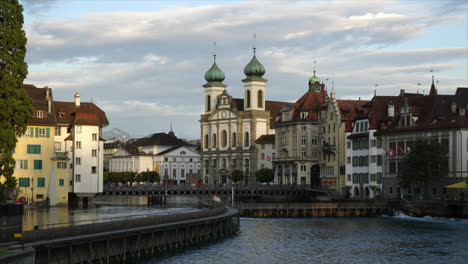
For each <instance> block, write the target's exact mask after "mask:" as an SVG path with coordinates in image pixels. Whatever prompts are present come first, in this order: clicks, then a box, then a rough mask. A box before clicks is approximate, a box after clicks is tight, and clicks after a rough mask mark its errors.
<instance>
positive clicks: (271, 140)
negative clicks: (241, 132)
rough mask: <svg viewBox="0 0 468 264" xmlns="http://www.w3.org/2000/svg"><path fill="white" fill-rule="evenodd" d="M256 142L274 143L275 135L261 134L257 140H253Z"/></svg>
mask: <svg viewBox="0 0 468 264" xmlns="http://www.w3.org/2000/svg"><path fill="white" fill-rule="evenodd" d="M255 143H257V144H268V143H275V135H274V134H273V135H261V136H260V137H259V138H257V140H255Z"/></svg>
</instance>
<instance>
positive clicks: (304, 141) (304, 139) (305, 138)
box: [301, 137, 307, 145]
mask: <svg viewBox="0 0 468 264" xmlns="http://www.w3.org/2000/svg"><path fill="white" fill-rule="evenodd" d="M306 142H307V137H302V139H301V143H302V145H305V144H306Z"/></svg>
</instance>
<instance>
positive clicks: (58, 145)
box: [54, 142, 61, 152]
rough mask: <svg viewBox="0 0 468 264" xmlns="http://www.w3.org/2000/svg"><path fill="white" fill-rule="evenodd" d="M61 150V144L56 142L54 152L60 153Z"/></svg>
mask: <svg viewBox="0 0 468 264" xmlns="http://www.w3.org/2000/svg"><path fill="white" fill-rule="evenodd" d="M60 149H61V144H60V142H54V151H56V152H57V151H60Z"/></svg>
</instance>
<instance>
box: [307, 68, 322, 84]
mask: <svg viewBox="0 0 468 264" xmlns="http://www.w3.org/2000/svg"><path fill="white" fill-rule="evenodd" d="M314 83H319V84H320V79H319V78H318V77H317V76H315V71H314V76H312V77H310V79H309V85H311V84H314Z"/></svg>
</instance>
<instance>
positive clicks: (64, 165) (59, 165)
mask: <svg viewBox="0 0 468 264" xmlns="http://www.w3.org/2000/svg"><path fill="white" fill-rule="evenodd" d="M66 168H67V163H66V162H62V161H60V162H57V169H66Z"/></svg>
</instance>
